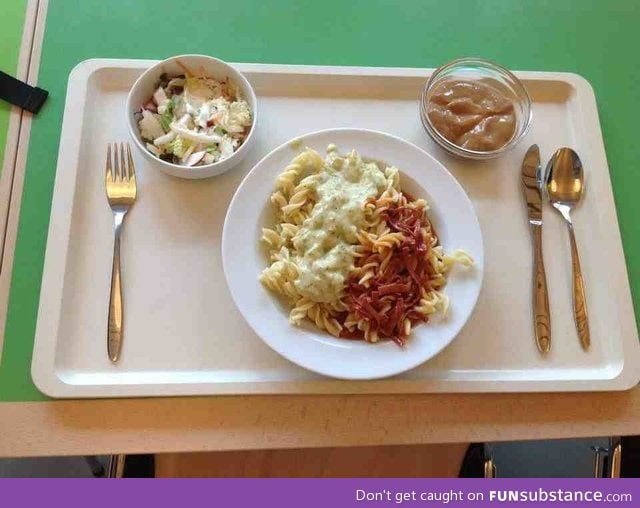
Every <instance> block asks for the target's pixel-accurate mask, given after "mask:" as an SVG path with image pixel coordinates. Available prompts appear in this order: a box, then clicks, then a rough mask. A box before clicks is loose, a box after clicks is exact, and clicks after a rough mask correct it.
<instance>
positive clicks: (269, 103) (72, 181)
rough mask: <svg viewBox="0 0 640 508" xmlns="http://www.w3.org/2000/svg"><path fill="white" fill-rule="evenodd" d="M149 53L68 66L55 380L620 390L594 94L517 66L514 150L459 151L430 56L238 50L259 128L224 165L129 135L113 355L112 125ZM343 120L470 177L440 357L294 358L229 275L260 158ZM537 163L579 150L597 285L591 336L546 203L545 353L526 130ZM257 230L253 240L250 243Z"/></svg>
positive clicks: (621, 312)
mask: <svg viewBox="0 0 640 508" xmlns="http://www.w3.org/2000/svg"><path fill="white" fill-rule="evenodd" d="M153 63H155V62H154V61H149V60H105V59H100V60H87V61H85V62H82V63H80V64H79V65H78V66H77V67H76V68H75V69H74V70H73V71H72V73H71V75H70V77H69V86H68V91H67V102H66V107H65V112H64V121H63V128H62V135H61V141H60V151H59V154H58V166H57V173H56V181H55V188H54V194H53V204H52V210H51V220H50V226H49V236H48V243H47V251H46V259H45V267H44V274H43V281H42V289H41V295H40V308H39V313H38V324H37V330H36V340H35V350H34V357H33V365H32V375H33V379H34V382H35V383H36V385H37V386H38V388H39V389H40V390H42V391H43V392H44V393H46V394H47V395H50V396H52V397H135V396H175V395H202V394H212V395H213V394H243V393H247V394H249V393H252V394H255V393H271V394H276V393H282V394H292V393H301V394H302V393H408V392H535V391H576V390H593V391H595V390H624V389H628V388H630V387H632V386H633V385H635V384H636V383H637V382H638V379H639V378H640V347H639V344H638V334H637V330H636V325H635V320H634V314H633V306H632V301H631V294H630V290H629V283H628V279H627V272H626V267H625V264H624V255H623V251H622V244H621V239H620V232H619V229H618V223H617V218H616V212H615V207H614V202H613V195H612V191H611V182H610V179H609V172H608V167H607V161H606V156H605V151H604V145H603V140H602V134H601V131H600V124H599V120H598V114H597V108H596V102H595V96H594V93H593V90H592V88H591V86H590V85H589V84H588V82H586V81H585V80H584V79H583V78H582V77H580V76H577V75H575V74H568V73H542V72H518V73H516V74H517V75H518V76H519V77H520V78H521V79H522V80H523V81H524V83H525V85H526V87H527V89H528V90H529V92H530V94H531V96H532V99H533V127H532V129H531V131H530V132H529V134H528V135H527V136H526V138H525V139H524V140H523V141H522V143H521V144H520V145H518V146H517V147H516V148H515V149H514V150H513V151H512V152H510V153H509V154H507V155H506V156H504V157H502V158H500V159H497V160H494V161H489V162H484V163H476V162H464V161H460V160H455V159H453V158H451V157H449V156H448V155H447V154H445V153H444V152H443V151H442V150H441V149H439V148H438V147H436V146H435V144H434V143H433V142H432V141H431V140H430V139H429V138H428V136H427V135H426V133H425V132H424V130H423V128H422V125H421V123H420V119H419V116H418V103H419V97H420V93H421V90H422V87H423V85H424V83H425V80H426V78H427V77H428V76H429V74H430V73H431V69H407V68H362V67H315V66H314V67H310V66H289V65H264V64H236V66H237V68H238V69H239V70H240V71H241V72H243V73H244V74H245V76H246V77H247V78H248V79H249V81H250V82H251V83H252V85H253V87H254V88H255V91H256V94H257V96H258V102H259V112H260V116H259V123H258V125H257V129H258V130H257V135H258V139H257V143H256V145H255V147H254V148H253V149H252V151H251V153H250V154H249V155H248V156H247V158H246V160H245V161H244V162H243V163H242V164H241V165H240V166H238V167H236V168H235V169H233V170H231V171H230V172H229V173H227V174H225V175H222V176H219V177H215V178H211V179H208V180H199V181H188V180H181V179H176V178H173V177H169V176H166V175H164V174H162V173H160V172H159V171H158V170H157V169H154V168H152V167H151V164H150V163H148V162H147V161H146V160H145V159H143V158H142V157H141V156H140V154H139V153H135V152H134V159H135V162H136V168H137V175H138V182H139V199H138V202H137V203H136V205H135V207H134V208H133V210H132V212H131V213H130V214H129V216H128V217H127V224H126V227H125V229H124V238H123V245H122V248H123V251H122V256H123V257H122V263H123V277H124V300H125V311H126V339H125V345H124V354H123V356H122V358H121V361H120V362H119V363H118V364H117V365H112V364H111V363H110V361H109V360H108V358H107V354H106V345H105V343H106V323H107V310H108V298H109V281H110V270H111V255H112V242H113V235H112V216H111V211H110V209H109V207H108V205H107V202H106V198H105V194H104V183H103V178H104V162H105V156H106V146H107V143H108V142H110V141H120V140H123V141H126V140H128V133H127V127H126V122H125V111H124V106H125V99H126V96H127V92H128V90H129V88H130V87H131V85H132V84H133V82H134V81H135V79H136V78H137V77H138V76H139V75H140V74H141V73H142V72H143V71H144V70H145V69H146V68H148V67H149V66H150V65H152V64H153ZM332 127H362V128H370V129H376V130H381V131H386V132H389V133H392V134H394V135H397V136H400V137H402V138H404V139H407V140H408V141H411V142H413V143H415V144H416V145H418V146H420V147H422V148H423V149H425V150H426V151H428V152H429V153H431V154H432V155H433V156H434V157H436V158H437V159H438V160H440V161H441V162H442V163H443V164H444V165H445V166H446V167H447V168H448V169H449V170H450V171H451V172H452V174H453V175H454V176H455V177H456V178H457V179H458V180H459V181H460V183H461V184H462V186H463V187H464V188H465V190H466V192H467V193H468V194H469V196H470V198H471V200H472V202H473V204H474V207H475V209H476V212H477V214H478V217H479V220H480V224H481V227H482V231H483V236H484V244H485V278H484V283H483V288H482V292H481V295H480V299H479V302H478V304H477V307H476V309H475V311H474V314H473V316H472V317H471V318H470V320H469V322H468V323H467V325H466V326H465V328H464V329H463V330H462V332H461V333H460V335H459V336H458V337H457V338H456V339H455V340H454V341H453V343H452V344H451V345H450V346H449V347H448V348H447V349H445V350H444V351H443V352H442V353H441V354H439V355H438V356H437V357H435V358H434V359H432V360H430V361H429V362H427V363H425V364H423V365H422V366H420V367H418V368H416V369H414V370H412V371H410V372H407V373H405V374H403V375H401V376H398V377H394V378H389V379H383V380H377V381H361V382H352V381H340V380H334V379H329V378H324V377H322V376H319V375H316V374H313V373H311V372H307V371H306V370H304V369H302V368H300V367H297V366H296V365H294V364H291V363H289V362H288V361H286V360H284V359H283V358H281V357H280V356H278V355H277V354H276V353H275V352H273V351H272V350H271V349H269V347H267V346H266V345H265V344H264V343H263V342H262V340H260V338H258V337H257V336H256V335H255V334H254V333H253V331H252V330H251V329H250V328H249V326H248V325H247V324H246V323H245V321H244V319H243V318H242V317H241V316H240V314H239V313H238V311H237V310H236V308H235V306H234V304H233V302H232V301H231V298H230V295H229V293H228V291H227V287H226V283H225V279H224V274H223V272H222V263H221V259H220V241H221V232H222V226H223V222H224V217H225V213H226V209H227V206H228V204H229V201H230V200H231V197H232V196H233V193H234V191H235V189H236V188H237V186H238V184H239V183H240V181H241V180H242V178H243V177H244V175H245V174H246V173H247V172H248V171H249V170H250V169H251V167H252V166H253V165H254V164H255V162H257V161H258V160H259V159H260V158H262V157H263V156H264V155H265V154H267V153H268V152H269V151H270V150H272V149H273V148H275V147H277V146H278V145H280V144H281V143H284V142H286V141H288V140H290V139H292V138H295V137H297V136H300V135H302V134H304V133H307V132H310V131H315V130H320V129H324V128H332ZM532 143H537V144H538V145H540V149H541V154H542V158H543V163H545V162H546V160H547V159H548V158H549V157H550V156H551V154H552V152H553V151H554V150H555V149H556V148H558V147H559V146H563V145H567V146H571V147H573V148H575V149H576V150H577V151H578V152H579V153H580V155H581V157H582V158H583V161H584V165H585V170H586V178H587V192H586V196H585V200H584V203H583V204H582V206H581V207H580V208H579V209H578V210H576V213H575V214H574V220H575V227H576V235H577V238H578V242H579V246H581V260H582V264H583V272H584V277H585V283H586V288H587V301H588V306H589V316H590V325H591V334H592V350H591V351H590V352H588V353H585V352H583V351H582V349H581V347H580V344H579V341H578V338H577V335H576V331H575V327H574V323H573V317H572V310H571V265H570V252H569V244H568V238H567V233H566V229H565V226H564V225H563V224H562V222H561V219H560V217H559V216H558V215H557V214H556V213H555V212H554V211H553V210H552V209H551V208H550V207H549V206H548V205H547V206H546V207H545V211H544V212H545V217H544V220H545V227H544V254H545V263H546V267H547V277H548V281H549V288H550V303H551V315H552V334H553V349H552V352H551V354H549V355H548V356H546V357H543V356H541V355H540V354H539V353H538V352H537V349H536V346H535V342H534V339H533V330H532V319H531V303H530V301H531V269H532V268H531V263H532V262H531V244H530V241H531V240H530V235H529V230H528V227H527V223H526V216H525V207H524V204H523V198H522V191H521V186H520V165H521V161H522V157H523V155H524V152H525V151H526V149H527V147H528V146H529V145H530V144H532ZM254 236H255V235H253V232H252V231H251V230H249V231H248V232H247V242H248V243H250V242H256V241H258V239H257V238H254Z"/></svg>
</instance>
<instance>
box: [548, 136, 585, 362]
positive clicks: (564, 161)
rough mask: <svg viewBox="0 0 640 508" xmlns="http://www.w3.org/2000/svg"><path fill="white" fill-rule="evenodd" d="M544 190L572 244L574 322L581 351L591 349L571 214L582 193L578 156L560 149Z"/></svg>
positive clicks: (582, 282)
mask: <svg viewBox="0 0 640 508" xmlns="http://www.w3.org/2000/svg"><path fill="white" fill-rule="evenodd" d="M546 173H547V174H546V182H545V185H546V189H547V195H548V197H549V201H550V202H551V205H552V206H553V207H554V208H555V209H556V210H558V212H559V213H560V215H562V217H563V218H564V220H565V221H566V223H567V226H568V228H569V240H570V242H571V265H572V267H573V318H574V321H575V323H576V329H577V330H578V337H579V338H580V344H582V349H584V350H585V351H587V350H588V349H589V346H590V345H591V337H590V335H589V321H588V319H587V301H586V298H585V295H584V281H583V279H582V271H581V270H580V259H579V257H578V247H577V245H576V237H575V234H574V232H573V223H572V222H571V210H572V209H573V208H574V207H575V206H576V205H577V204H578V203H579V202H580V199H581V198H582V194H583V193H584V171H583V169H582V162H581V161H580V157H578V154H577V153H576V152H574V151H573V150H572V149H571V148H560V149H559V150H557V151H556V153H554V154H553V157H552V158H551V160H550V161H549V163H548V164H547V171H546Z"/></svg>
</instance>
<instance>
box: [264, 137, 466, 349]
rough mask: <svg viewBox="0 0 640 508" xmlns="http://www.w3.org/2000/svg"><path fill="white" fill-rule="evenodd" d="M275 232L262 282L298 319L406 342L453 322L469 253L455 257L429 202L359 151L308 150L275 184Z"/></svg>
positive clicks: (268, 232)
mask: <svg viewBox="0 0 640 508" xmlns="http://www.w3.org/2000/svg"><path fill="white" fill-rule="evenodd" d="M271 203H272V204H273V206H274V207H275V210H276V214H277V224H276V225H275V227H273V228H263V230H262V240H263V241H264V242H265V243H266V244H267V245H268V248H269V258H270V264H269V266H268V267H267V268H265V270H264V271H263V272H262V273H261V275H260V281H261V282H262V284H263V285H264V286H265V287H266V288H268V289H270V290H271V291H273V292H275V293H278V294H280V295H281V296H282V297H284V298H285V299H286V300H287V301H288V302H289V304H290V306H291V312H290V315H289V321H290V322H291V323H292V324H294V325H299V324H301V323H302V321H303V320H305V319H308V320H309V321H311V322H312V323H315V325H316V326H317V327H318V328H320V329H321V330H326V331H327V332H329V333H330V334H331V335H334V336H336V337H340V338H346V339H364V340H366V341H368V342H378V341H379V340H380V339H391V340H394V341H395V342H396V343H398V344H399V345H404V343H405V341H406V340H407V338H408V337H409V335H410V333H411V329H412V328H413V327H414V326H415V325H416V324H418V323H421V322H426V321H428V320H429V318H430V316H432V315H434V314H437V313H440V314H441V315H443V316H445V315H446V313H447V310H448V307H449V301H448V298H447V296H446V295H445V293H444V292H443V289H444V286H445V285H446V282H447V275H448V273H449V271H450V269H451V267H452V266H453V265H454V264H455V263H460V264H462V265H464V266H471V265H472V264H473V260H472V259H471V257H470V256H469V255H468V254H467V253H466V252H464V251H463V250H456V251H453V252H452V253H450V254H446V253H445V252H444V250H443V248H442V246H441V245H440V243H439V240H438V236H437V234H436V232H435V230H434V229H433V227H432V225H431V222H430V221H429V219H428V217H427V210H428V205H427V202H426V201H425V200H424V199H414V198H413V197H412V196H410V195H409V194H407V193H406V192H403V191H402V189H401V185H400V172H399V170H398V169H397V168H395V167H392V166H388V167H385V168H384V169H381V168H380V167H379V166H378V165H377V164H376V163H374V162H367V161H364V160H363V159H362V158H361V157H360V155H359V154H358V153H357V152H356V151H355V150H353V151H351V152H350V153H349V154H347V155H346V156H340V155H339V154H338V151H337V148H336V147H335V145H329V147H328V148H327V156H326V158H323V157H322V156H321V155H320V154H319V153H318V152H316V151H315V150H312V149H309V148H307V149H306V150H304V151H303V152H302V153H300V154H299V155H298V156H296V157H295V158H294V159H293V160H292V161H291V163H290V164H289V165H288V166H287V167H286V168H285V169H284V171H282V173H281V174H280V175H279V176H278V177H277V179H276V185H275V191H274V192H273V194H272V195H271Z"/></svg>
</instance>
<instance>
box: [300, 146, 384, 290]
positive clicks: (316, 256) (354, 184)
mask: <svg viewBox="0 0 640 508" xmlns="http://www.w3.org/2000/svg"><path fill="white" fill-rule="evenodd" d="M300 185H303V186H305V187H308V188H309V189H310V190H311V191H312V193H313V195H314V201H315V206H314V207H313V210H312V211H311V214H310V215H309V217H308V218H307V219H306V220H305V221H304V222H303V223H302V226H301V227H300V229H299V230H298V232H297V234H296V236H295V237H294V238H293V246H294V249H295V250H294V252H293V254H294V259H295V262H296V264H297V266H298V278H297V280H296V281H295V286H296V289H297V290H298V291H299V293H300V294H301V295H302V296H305V297H307V298H309V299H310V300H313V301H315V302H331V301H336V300H337V299H338V298H339V297H340V296H341V294H342V292H343V291H344V286H345V280H346V277H347V275H348V273H349V271H351V270H352V269H353V261H354V256H353V254H354V244H356V243H357V238H356V234H357V232H358V230H359V229H361V228H363V227H364V211H363V204H364V202H365V201H366V200H367V199H368V198H370V197H377V196H378V195H380V193H381V192H383V191H384V189H385V188H386V185H387V179H386V178H385V174H384V172H383V171H382V170H380V168H378V166H377V165H376V164H375V163H372V162H368V163H366V162H363V161H362V159H361V158H360V156H359V155H358V154H357V153H356V152H351V154H349V155H348V156H346V157H344V158H343V157H339V156H338V155H337V153H336V152H335V151H331V152H330V153H329V155H328V157H327V162H326V163H325V165H324V166H323V168H322V170H321V171H320V172H318V173H315V174H312V175H311V176H308V177H306V178H304V179H303V180H302V181H301V182H300Z"/></svg>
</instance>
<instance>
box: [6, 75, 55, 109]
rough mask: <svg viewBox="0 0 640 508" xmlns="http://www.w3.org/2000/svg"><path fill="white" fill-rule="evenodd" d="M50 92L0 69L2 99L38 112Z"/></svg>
mask: <svg viewBox="0 0 640 508" xmlns="http://www.w3.org/2000/svg"><path fill="white" fill-rule="evenodd" d="M48 95H49V92H47V91H46V90H43V89H42V88H38V87H33V86H31V85H27V84H26V83H24V82H22V81H20V80H19V79H16V78H14V77H13V76H9V74H6V73H4V72H2V71H0V99H4V100H5V101H7V102H9V103H11V104H14V105H16V106H19V107H21V108H22V109H26V110H27V111H30V112H31V113H37V112H38V111H40V108H41V107H42V105H43V104H44V101H45V100H46V99H47V96H48Z"/></svg>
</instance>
